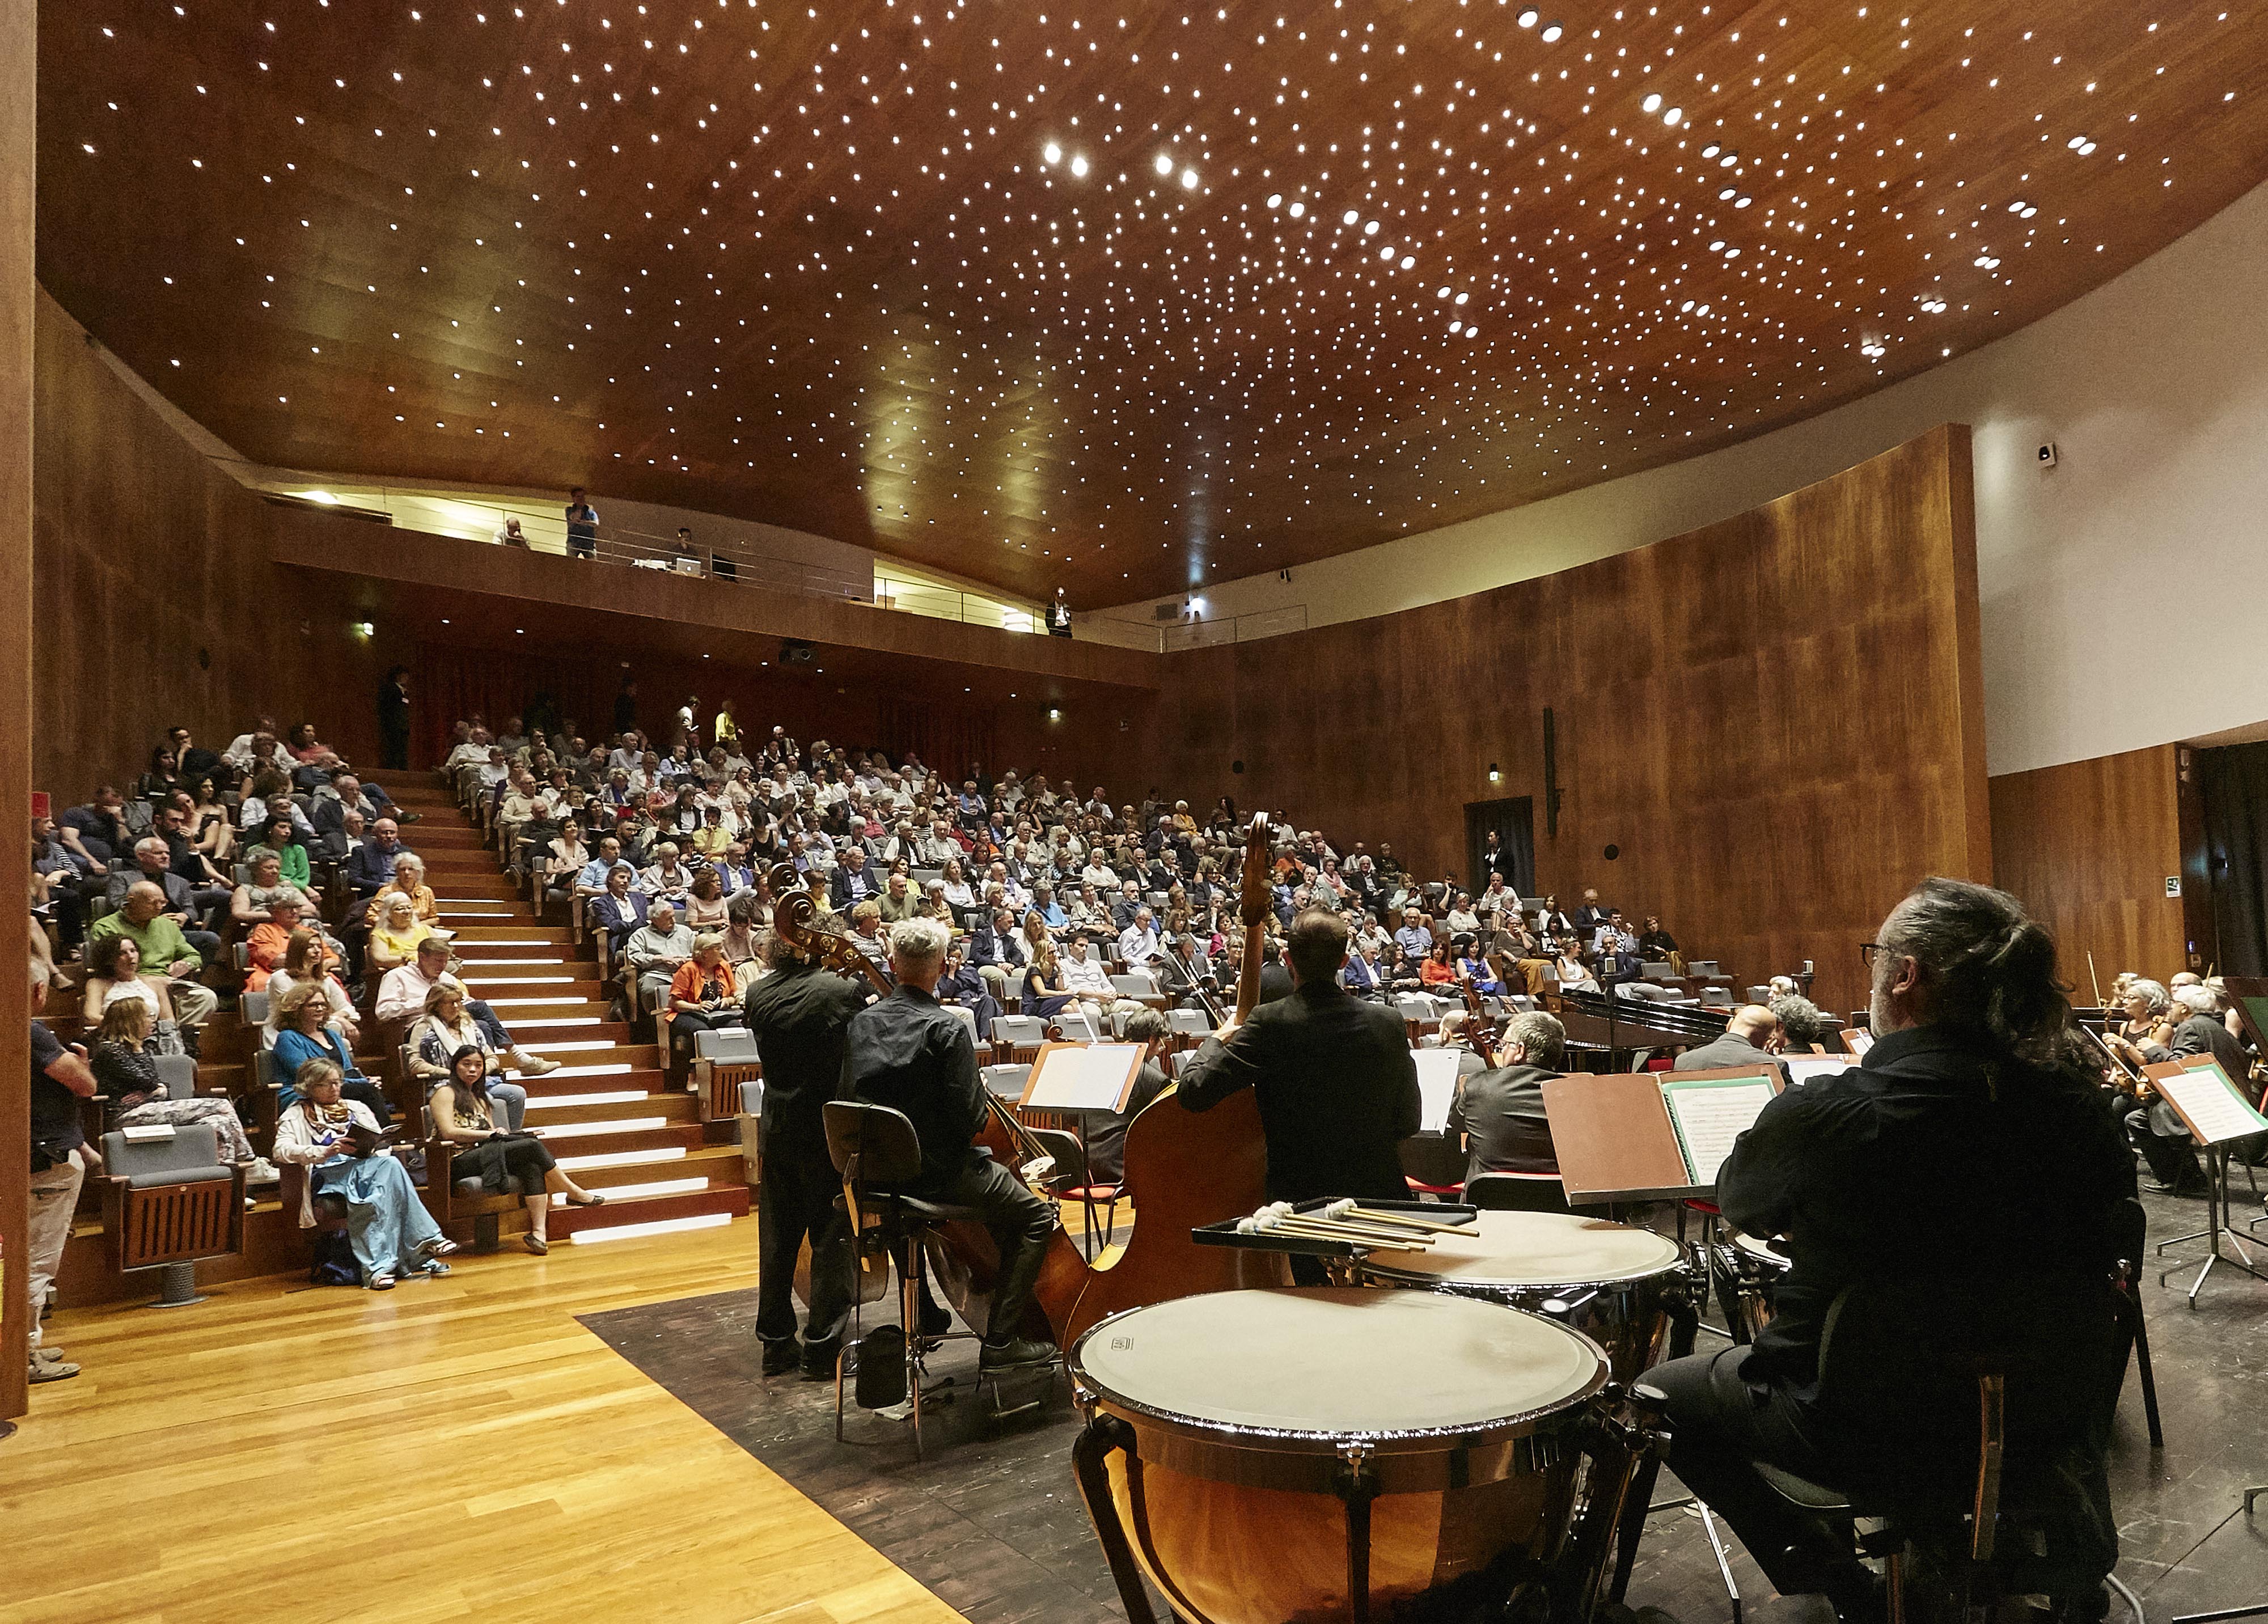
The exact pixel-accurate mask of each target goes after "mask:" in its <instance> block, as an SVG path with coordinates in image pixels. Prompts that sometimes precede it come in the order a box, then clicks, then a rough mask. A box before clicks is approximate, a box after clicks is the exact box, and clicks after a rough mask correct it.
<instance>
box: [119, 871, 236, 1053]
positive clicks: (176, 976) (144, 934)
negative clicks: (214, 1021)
mask: <svg viewBox="0 0 2268 1624" xmlns="http://www.w3.org/2000/svg"><path fill="white" fill-rule="evenodd" d="M87 934H88V938H89V940H90V942H99V941H102V940H103V939H104V938H106V937H114V936H122V937H129V938H130V939H131V940H132V941H133V943H134V945H135V946H136V947H138V948H140V949H141V950H142V973H143V974H144V975H162V976H165V977H166V979H167V980H168V981H169V982H170V983H171V985H170V987H169V988H168V989H167V990H168V991H170V992H171V993H172V995H173V1016H174V1018H175V1019H177V1020H179V1021H180V1024H181V1025H184V1026H202V1025H204V1023H205V1020H206V1018H208V1017H209V1016H210V1015H211V1014H212V1012H213V1011H214V1010H217V1009H218V1008H219V1007H220V1000H219V999H218V998H217V997H215V996H213V990H212V988H210V987H207V986H204V985H203V984H202V983H201V982H200V981H198V980H197V976H198V975H199V974H201V973H202V972H203V969H204V967H205V961H204V959H203V958H201V957H199V955H198V953H197V950H196V949H195V948H194V947H191V946H190V945H189V944H188V940H187V938H185V937H183V936H182V935H181V928H180V926H179V925H177V924H175V923H174V922H173V920H172V919H170V918H168V917H167V916H166V893H164V892H162V891H160V890H158V887H157V886H155V885H151V883H150V882H149V881H147V880H137V881H136V882H135V883H134V884H133V885H130V886H129V887H128V888H127V892H126V900H125V902H124V904H123V905H122V907H121V908H119V910H118V911H117V912H116V913H114V914H110V915H105V916H104V917H103V918H101V919H98V920H96V921H95V922H94V929H93V930H91V931H89V932H88V933H87Z"/></svg>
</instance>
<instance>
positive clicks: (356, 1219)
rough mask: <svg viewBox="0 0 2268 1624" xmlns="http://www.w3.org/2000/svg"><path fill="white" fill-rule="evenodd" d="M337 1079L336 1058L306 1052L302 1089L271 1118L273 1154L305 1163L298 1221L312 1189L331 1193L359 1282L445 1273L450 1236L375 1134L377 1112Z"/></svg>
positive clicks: (388, 1282) (384, 1286) (310, 1212)
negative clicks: (341, 1211) (339, 1204)
mask: <svg viewBox="0 0 2268 1624" xmlns="http://www.w3.org/2000/svg"><path fill="white" fill-rule="evenodd" d="M285 1036H286V1037H289V1036H291V1033H289V1032H287V1033H286V1034H285ZM341 1085H342V1079H341V1075H340V1070H339V1068H338V1067H337V1066H336V1065H335V1064H333V1063H332V1062H329V1061H328V1060H322V1059H310V1060H308V1061H307V1062H306V1066H305V1068H304V1077H303V1088H302V1091H300V1092H299V1093H296V1094H294V1095H293V1096H292V1098H291V1102H290V1103H289V1105H288V1106H286V1107H285V1108H284V1110H283V1111H282V1112H281V1113H279V1114H278V1115H277V1117H276V1160H277V1161H278V1162H287V1163H291V1164H293V1165H298V1166H301V1167H305V1168H306V1169H307V1170H308V1171H307V1182H306V1189H305V1193H304V1194H303V1195H302V1196H301V1199H300V1203H299V1227H300V1228H302V1229H312V1228H313V1227H314V1223H315V1210H314V1198H315V1197H316V1196H319V1195H335V1196H336V1197H338V1198H339V1200H341V1201H343V1202H344V1203H345V1204H346V1209H347V1238H348V1240H349V1241H350V1244H351V1245H352V1246H353V1247H354V1254H355V1261H356V1263H357V1265H359V1266H360V1268H361V1271H362V1282H363V1284H364V1285H365V1286H367V1287H369V1288H370V1289H371V1290H373V1291H390V1290H393V1289H394V1281H395V1279H396V1278H397V1277H398V1276H400V1275H410V1274H422V1275H446V1274H447V1273H448V1272H449V1266H448V1265H447V1264H446V1263H444V1262H442V1261H441V1259H442V1258H443V1257H444V1256H445V1255H446V1254H447V1253H452V1252H454V1251H455V1250H456V1249H457V1244H456V1243H455V1242H454V1241H453V1240H451V1239H450V1238H448V1237H447V1236H446V1235H444V1234H442V1233H441V1226H440V1225H439V1224H436V1223H434V1222H433V1217H432V1215H431V1213H429V1212H427V1211H426V1210H425V1203H424V1202H423V1201H421V1200H420V1199H419V1198H418V1194H417V1187H416V1185H415V1184H413V1183H411V1182H410V1179H409V1171H408V1170H407V1169H406V1168H404V1167H403V1166H402V1165H401V1163H400V1162H398V1161H396V1160H395V1159H394V1152H393V1150H391V1149H390V1148H389V1147H387V1145H385V1144H383V1143H379V1142H378V1135H379V1131H380V1130H381V1128H383V1127H384V1121H383V1119H381V1118H380V1117H379V1115H378V1113H376V1112H374V1111H372V1109H371V1107H370V1106H368V1105H367V1104H366V1103H365V1101H364V1100H363V1099H361V1097H359V1096H356V1097H353V1098H343V1097H342V1092H341Z"/></svg>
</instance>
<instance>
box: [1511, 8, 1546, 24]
mask: <svg viewBox="0 0 2268 1624" xmlns="http://www.w3.org/2000/svg"><path fill="white" fill-rule="evenodd" d="M1541 16H1543V12H1541V11H1537V10H1536V9H1535V7H1534V6H1532V5H1523V6H1521V8H1520V16H1519V17H1518V18H1517V19H1515V20H1517V21H1518V22H1519V24H1520V26H1521V27H1522V28H1533V27H1535V19H1536V18H1539V17H1541Z"/></svg>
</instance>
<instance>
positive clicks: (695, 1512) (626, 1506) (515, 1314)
mask: <svg viewBox="0 0 2268 1624" xmlns="http://www.w3.org/2000/svg"><path fill="white" fill-rule="evenodd" d="M755 1235H756V1228H755V1224H733V1225H730V1226H728V1227H725V1228H721V1229H716V1230H710V1231H696V1232H692V1233H680V1234H673V1235H664V1236H657V1237H652V1238H641V1239H630V1240H622V1241H615V1242H610V1243H608V1244H606V1245H603V1246H559V1247H558V1248H557V1249H556V1250H555V1251H554V1252H553V1253H551V1255H550V1256H549V1257H548V1258H541V1259H538V1258H532V1257H529V1256H527V1255H526V1254H525V1253H520V1252H519V1251H518V1250H516V1249H514V1250H512V1251H507V1252H505V1253H500V1254H498V1255H497V1256H494V1257H485V1258H482V1257H471V1258H468V1257H465V1256H463V1255H462V1254H460V1255H459V1257H458V1258H455V1259H453V1260H452V1261H453V1263H454V1264H455V1265H456V1270H455V1273H454V1274H453V1275H451V1276H450V1277H449V1278H447V1279H446V1280H440V1281H431V1282H406V1283H404V1284H403V1285H402V1286H401V1287H400V1288H399V1289H398V1290H394V1291H393V1292H392V1293H390V1294H384V1295H373V1294H372V1293H369V1292H365V1291H356V1290H341V1289H335V1288H333V1289H320V1290H318V1289H313V1288H309V1287H307V1286H306V1285H304V1284H303V1283H302V1282H299V1281H298V1280H293V1279H269V1280H259V1281H247V1282H239V1283H237V1284H234V1285H231V1286H227V1287H225V1288H221V1289H220V1290H218V1291H217V1292H216V1293H215V1295H214V1296H213V1297H212V1299H211V1300H210V1301H208V1302H206V1303H204V1304H201V1305H199V1306H197V1307H195V1308H188V1309H180V1310H171V1311H164V1312H160V1311H153V1310H139V1309H116V1308H113V1309H102V1310H93V1311H88V1312H69V1311H65V1312H58V1313H57V1314H56V1315H55V1318H54V1319H50V1320H49V1321H48V1341H49V1342H50V1343H51V1344H55V1345H59V1346H61V1347H63V1348H65V1349H66V1350H67V1351H68V1352H69V1353H70V1356H71V1357H72V1358H73V1359H75V1360H77V1362H78V1363H81V1364H82V1365H83V1366H84V1367H85V1374H84V1375H82V1376H80V1377H79V1378H77V1380H75V1381H70V1382H63V1383H56V1384H53V1385H48V1386H44V1387H40V1388H35V1389H34V1390H33V1398H32V1413H31V1415H29V1416H28V1417H27V1418H26V1421H25V1422H24V1423H23V1427H22V1429H21V1430H20V1431H19V1432H18V1434H17V1436H16V1437H13V1438H11V1439H9V1440H8V1441H6V1442H4V1443H0V1620H10V1621H13V1620H40V1621H43V1624H44V1621H48V1620H52V1621H53V1624H110V1621H112V1620H136V1624H142V1621H151V1624H157V1621H162V1624H188V1621H190V1620H229V1621H230V1624H245V1621H246V1620H285V1619H289V1620H321V1621H322V1624H357V1621H360V1620H369V1621H370V1624H440V1621H442V1620H475V1619H476V1620H480V1621H481V1624H512V1621H513V1620H582V1619H591V1620H665V1619H666V1620H672V1621H673V1624H709V1621H711V1620H714V1621H716V1624H726V1621H728V1620H729V1621H733V1624H737V1621H739V1620H770V1621H772V1624H828V1621H829V1620H844V1621H846V1624H847V1621H848V1620H861V1621H862V1624H864V1621H868V1620H871V1621H873V1624H943V1621H947V1620H956V1619H957V1618H958V1616H959V1615H958V1614H956V1613H954V1612H953V1611H952V1609H950V1608H948V1607H947V1606H946V1605H945V1604H944V1603H942V1602H941V1601H939V1600H938V1599H937V1598H936V1597H934V1596H932V1594H931V1593H930V1592H929V1591H925V1590H924V1589H923V1588H922V1587H921V1586H920V1585H919V1584H916V1583H915V1582H914V1581H913V1580H911V1579H909V1578H908V1577H907V1576H905V1575H904V1574H903V1573H902V1572H901V1571H899V1569H896V1568H895V1567H893V1566H892V1565H891V1564H890V1563H889V1562H886V1561H885V1560H884V1559H883V1558H882V1557H881V1556H880V1555H879V1554H876V1553H875V1551H874V1550H873V1548H872V1547H869V1546H868V1545H866V1544H865V1542H864V1541H862V1540H860V1539H858V1538H857V1537H856V1536H855V1535H853V1534H851V1532H848V1531H847V1530H846V1529H844V1528H843V1525H841V1524H840V1523H838V1522H836V1520H835V1519H834V1518H833V1517H829V1516H828V1515H827V1514H826V1513H825V1512H823V1511H821V1510H819V1509H818V1507H816V1506H814V1504H813V1503H811V1502H810V1501H809V1500H807V1499H806V1498H805V1497H804V1496H803V1495H801V1494H799V1493H798V1492H797V1491H796V1490H795V1489H793V1488H790V1487H789V1486H788V1485H787V1484H786V1483H785V1482H784V1481H782V1480H781V1479H780V1478H779V1477H778V1476H777V1475H776V1474H775V1473H772V1472H771V1471H770V1470H769V1469H768V1468H766V1467H765V1466H762V1464H761V1463H759V1462H758V1461H756V1460H755V1459H752V1458H751V1457H750V1456H749V1455H748V1454H747V1453H746V1452H745V1451H742V1450H741V1449H740V1447H738V1446H737V1445H736V1444H733V1442H731V1441H730V1440H729V1439H727V1438H725V1437H723V1436H722V1435H720V1434H719V1433H718V1432H717V1431H716V1430H715V1429H712V1428H711V1427H710V1426H709V1425H708V1424H707V1423H705V1422H703V1421H702V1420H701V1418H700V1417H699V1416H697V1415H695V1414H694V1413H693V1412H692V1411H691V1410H689V1409H688V1408H687V1407H685V1406H684V1405H683V1404H681V1403H680V1402H679V1401H678V1400H676V1399H674V1398H673V1397H671V1396H670V1394H669V1393H666V1392H665V1391H664V1390H662V1389H661V1388H660V1387H658V1386H656V1385H654V1384H653V1383H652V1382H651V1381H649V1380H648V1379H647V1378H645V1377H644V1376H643V1375H641V1374H640V1373H639V1372H638V1371H637V1370H636V1369H634V1368H633V1367H632V1366H631V1365H630V1364H629V1363H626V1362H624V1361H623V1360H622V1358H620V1357H618V1356H616V1355H615V1353H613V1352H612V1351H610V1350H609V1349H608V1348H607V1347H606V1346H605V1345H604V1344H603V1343H601V1342H600V1341H599V1340H598V1338H596V1337H595V1336H593V1335H592V1334H590V1333H589V1332H587V1331H585V1330H584V1329H583V1328H582V1327H581V1326H579V1325H578V1324H577V1323H576V1322H575V1319H574V1315H576V1314H577V1313H589V1312H600V1311H603V1310H607V1309H610V1308H626V1307H631V1306H634V1305H637V1304H643V1303H652V1302H659V1301H666V1300H668V1299H671V1298H677V1297H688V1296H691V1295H695V1294H698V1293H701V1292H704V1291H717V1290H726V1289H729V1288H731V1287H734V1286H747V1285H752V1284H753V1283H754V1282H755Z"/></svg>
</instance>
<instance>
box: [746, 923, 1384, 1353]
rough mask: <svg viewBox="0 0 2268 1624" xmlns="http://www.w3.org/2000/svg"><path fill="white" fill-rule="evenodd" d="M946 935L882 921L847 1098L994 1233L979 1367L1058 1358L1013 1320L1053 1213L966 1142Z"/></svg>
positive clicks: (972, 1057)
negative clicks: (882, 955)
mask: <svg viewBox="0 0 2268 1624" xmlns="http://www.w3.org/2000/svg"><path fill="white" fill-rule="evenodd" d="M949 940H950V937H949V935H948V933H947V932H946V929H945V927H944V926H943V925H942V924H940V923H939V922H937V921H935V920H932V919H909V920H905V921H903V922H901V923H898V924H895V925H893V926H891V927H890V968H891V970H892V971H893V972H895V974H896V976H897V978H898V985H897V988H896V990H895V991H894V992H892V993H891V994H890V996H888V997H887V998H884V999H882V1000H881V1001H880V1002H879V1003H875V1004H873V1006H872V1007H870V1008H868V1009H866V1010H862V1011H860V1012H859V1013H858V1015H857V1016H855V1017H853V1018H852V1019H851V1026H850V1033H849V1060H848V1063H847V1069H846V1074H845V1075H846V1084H847V1086H846V1088H845V1093H846V1094H847V1096H848V1097H849V1098H851V1099H861V1100H865V1102H867V1103H868V1104H870V1105H877V1106H889V1107H890V1108H891V1109H892V1110H894V1111H902V1112H903V1113H905V1114H906V1116H907V1117H908V1118H909V1119H910V1120H911V1121H912V1122H913V1126H914V1134H915V1136H916V1137H917V1138H918V1139H919V1140H920V1142H921V1174H920V1177H919V1178H918V1179H917V1180H916V1181H915V1183H914V1185H913V1187H912V1189H911V1192H910V1193H911V1194H915V1195H917V1196H920V1197H922V1198H923V1199H924V1200H928V1201H939V1202H941V1203H944V1204H946V1205H950V1206H954V1207H971V1208H974V1209H976V1210H977V1212H978V1213H979V1214H981V1215H982V1221H983V1224H984V1226H985V1227H986V1228H987V1229H989V1230H990V1231H991V1232H992V1240H993V1244H994V1245H995V1246H998V1248H999V1253H1000V1274H999V1278H998V1284H997V1285H996V1286H995V1287H994V1289H993V1293H992V1306H991V1315H990V1323H991V1324H992V1325H993V1326H1005V1327H1006V1329H1005V1331H999V1332H996V1334H993V1335H990V1336H987V1337H986V1338H985V1339H984V1341H983V1346H982V1348H980V1349H979V1352H978V1356H977V1362H978V1363H979V1364H980V1365H981V1366H982V1367H983V1368H984V1369H986V1370H993V1369H997V1368H998V1367H1000V1366H1004V1365H1013V1364H1033V1363H1040V1362H1042V1361H1044V1360H1049V1359H1052V1358H1054V1357H1055V1356H1056V1348H1055V1346H1054V1344H1053V1343H1050V1342H1042V1341H1032V1340H1030V1339H1028V1338H1026V1337H1022V1336H1020V1335H1018V1334H1016V1327H1018V1326H1021V1325H1022V1324H1023V1322H1024V1317H1025V1311H1026V1310H1027V1309H1028V1308H1029V1307H1030V1305H1031V1301H1032V1288H1033V1286H1034V1284H1035V1282H1037V1280H1038V1278H1039V1273H1040V1265H1041V1264H1042V1261H1044V1260H1045V1252H1046V1247H1047V1244H1048V1241H1049V1238H1050V1237H1051V1236H1052V1235H1053V1234H1054V1233H1055V1228H1056V1215H1055V1213H1054V1211H1053V1209H1050V1208H1049V1205H1048V1204H1047V1202H1045V1201H1042V1200H1041V1199H1040V1198H1039V1197H1038V1196H1037V1195H1035V1194H1033V1193H1032V1192H1031V1190H1030V1189H1028V1188H1027V1187H1026V1186H1025V1185H1024V1183H1023V1182H1022V1181H1021V1180H1020V1179H1018V1178H1017V1177H1016V1175H1015V1174H1014V1173H1013V1172H1011V1171H1009V1170H1008V1169H1007V1168H1005V1167H1003V1166H1001V1165H999V1164H998V1163H997V1162H995V1161H994V1160H993V1159H992V1157H991V1154H990V1152H989V1151H987V1150H983V1149H981V1148H979V1147H978V1146H977V1145H976V1144H975V1143H973V1141H974V1140H975V1139H976V1134H977V1130H978V1129H979V1128H983V1125H984V1123H985V1121H986V1118H987V1107H986V1106H985V1103H984V1084H983V1078H982V1077H980V1076H979V1075H978V1072H977V1069H976V1046H975V1044H974V1043H973V1042H972V1041H971V1040H970V1039H969V1036H968V1027H967V1026H966V1025H963V1024H962V1023H961V1021H960V1020H958V1019H956V1018H954V1016H953V1015H952V1014H950V1013H949V1012H947V1011H946V1010H945V1009H944V1008H943V1007H942V1006H941V1005H939V1003H938V1001H937V996H936V988H937V983H938V978H939V975H940V974H943V972H944V969H945V955H946V944H947V943H948V942H949ZM768 1070H769V1069H768ZM1412 1091H1413V1092H1414V1091H1415V1082H1414V1077H1413V1082H1412Z"/></svg>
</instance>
